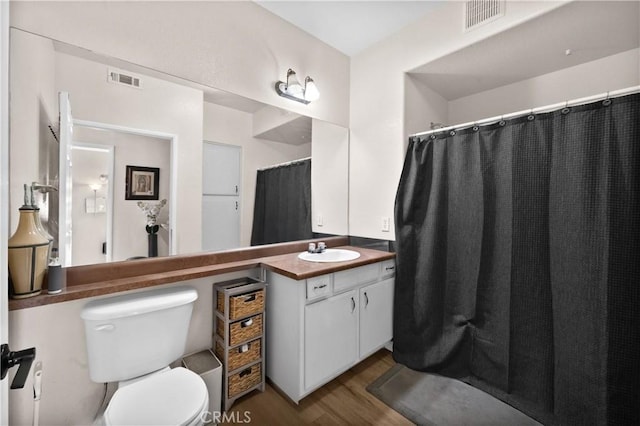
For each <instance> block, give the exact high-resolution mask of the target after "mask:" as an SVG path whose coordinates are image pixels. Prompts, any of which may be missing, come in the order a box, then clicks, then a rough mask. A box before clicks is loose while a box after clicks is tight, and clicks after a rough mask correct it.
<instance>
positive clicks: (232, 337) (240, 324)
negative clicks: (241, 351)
mask: <svg viewBox="0 0 640 426" xmlns="http://www.w3.org/2000/svg"><path fill="white" fill-rule="evenodd" d="M226 326H227V323H226V322H225V321H224V320H222V319H219V320H218V321H217V322H216V334H217V335H218V336H220V338H221V339H223V340H224V328H225V327H226ZM261 334H262V314H258V315H255V316H253V317H250V318H247V319H245V320H242V321H237V322H232V323H231V325H230V326H229V343H228V345H229V346H235V345H239V344H240V343H242V342H246V341H247V340H251V339H253V338H256V337H259V336H260V335H261Z"/></svg>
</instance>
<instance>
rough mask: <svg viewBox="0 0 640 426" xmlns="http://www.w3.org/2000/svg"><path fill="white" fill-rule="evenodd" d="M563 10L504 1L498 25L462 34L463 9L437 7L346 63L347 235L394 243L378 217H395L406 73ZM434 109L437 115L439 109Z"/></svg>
mask: <svg viewBox="0 0 640 426" xmlns="http://www.w3.org/2000/svg"><path fill="white" fill-rule="evenodd" d="M563 3H565V2H553V1H533V2H515V1H513V2H509V3H508V7H507V9H508V12H507V14H506V15H505V16H504V17H503V18H501V19H499V20H496V21H494V22H492V23H491V24H490V25H485V26H483V27H479V28H477V29H475V30H473V31H469V32H466V33H465V32H463V31H462V14H463V3H462V2H443V3H442V5H441V6H440V7H439V8H435V9H434V10H433V13H432V14H430V15H429V16H427V17H425V18H423V19H421V20H419V21H417V22H416V23H414V24H411V25H409V26H407V27H405V28H404V29H403V30H401V31H399V32H398V33H396V34H394V35H392V36H391V37H388V38H387V39H385V40H383V41H381V42H380V43H378V44H376V45H374V46H372V47H371V48H369V49H367V50H365V51H364V52H362V53H360V54H358V55H356V56H354V57H352V58H351V76H352V78H351V86H350V93H351V98H350V102H351V103H350V124H349V127H350V130H351V139H350V150H351V155H350V175H349V176H350V180H349V233H350V234H351V235H356V236H363V237H371V238H382V239H391V240H392V239H395V233H394V232H393V231H394V230H393V222H392V226H391V231H390V232H382V231H381V222H382V217H389V218H393V207H394V200H395V194H396V189H397V185H398V179H399V177H400V173H401V171H402V164H403V158H404V154H405V146H406V142H405V139H406V136H407V135H408V132H407V130H406V129H405V121H404V120H405V105H406V104H405V73H406V72H408V71H410V70H412V69H414V68H416V67H418V66H420V65H423V64H425V63H428V62H430V61H432V60H434V59H436V58H439V57H441V56H444V55H446V54H448V53H451V52H454V51H456V50H458V49H461V48H462V47H464V46H467V45H470V44H472V43H476V42H478V41H479V40H482V39H484V38H486V37H489V36H491V35H493V34H496V33H498V32H501V31H504V30H506V29H508V28H510V27H512V26H515V25H518V24H520V23H522V22H525V21H527V20H529V19H532V18H534V17H536V16H538V15H540V14H542V13H545V12H548V11H550V10H552V9H554V8H556V7H558V6H560V5H562V4H563ZM413 102H416V99H413V100H410V103H413ZM439 103H440V104H442V102H441V101H440V102H439ZM439 110H440V112H439V114H442V113H443V111H442V105H441V107H440V108H439ZM417 119H418V118H416V117H413V118H412V122H414V123H415V122H416V120H417ZM433 121H435V120H433ZM427 124H428V123H427Z"/></svg>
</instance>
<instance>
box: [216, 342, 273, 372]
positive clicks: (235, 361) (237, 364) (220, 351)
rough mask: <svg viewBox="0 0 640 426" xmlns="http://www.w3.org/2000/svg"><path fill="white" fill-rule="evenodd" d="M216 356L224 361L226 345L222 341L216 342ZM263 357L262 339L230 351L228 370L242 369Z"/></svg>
mask: <svg viewBox="0 0 640 426" xmlns="http://www.w3.org/2000/svg"><path fill="white" fill-rule="evenodd" d="M215 352H216V355H217V356H218V358H220V359H222V360H224V359H225V358H224V345H223V344H222V342H221V341H220V340H216V349H215ZM261 356H262V344H261V339H256V340H253V341H251V342H249V343H245V344H244V345H240V346H237V347H235V348H232V349H229V354H228V358H227V365H228V370H229V371H233V370H237V369H238V368H241V367H243V366H245V365H247V364H251V363H252V362H254V361H258V360H259V359H260V357H261Z"/></svg>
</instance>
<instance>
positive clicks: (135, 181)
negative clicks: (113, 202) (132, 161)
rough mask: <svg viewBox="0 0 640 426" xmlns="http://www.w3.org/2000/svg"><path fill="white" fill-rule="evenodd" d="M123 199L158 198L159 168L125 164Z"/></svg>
mask: <svg viewBox="0 0 640 426" xmlns="http://www.w3.org/2000/svg"><path fill="white" fill-rule="evenodd" d="M126 176H127V178H126V188H125V192H124V199H125V200H157V199H159V194H160V193H159V186H160V169H159V168H156V167H139V166H127V175H126Z"/></svg>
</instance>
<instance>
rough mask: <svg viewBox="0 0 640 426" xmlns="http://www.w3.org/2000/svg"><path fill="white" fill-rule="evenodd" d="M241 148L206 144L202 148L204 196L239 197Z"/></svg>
mask: <svg viewBox="0 0 640 426" xmlns="http://www.w3.org/2000/svg"><path fill="white" fill-rule="evenodd" d="M239 191H240V147H239V146H233V145H223V144H217V143H211V142H205V143H204V145H203V148H202V194H204V195H238V194H239Z"/></svg>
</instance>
